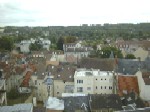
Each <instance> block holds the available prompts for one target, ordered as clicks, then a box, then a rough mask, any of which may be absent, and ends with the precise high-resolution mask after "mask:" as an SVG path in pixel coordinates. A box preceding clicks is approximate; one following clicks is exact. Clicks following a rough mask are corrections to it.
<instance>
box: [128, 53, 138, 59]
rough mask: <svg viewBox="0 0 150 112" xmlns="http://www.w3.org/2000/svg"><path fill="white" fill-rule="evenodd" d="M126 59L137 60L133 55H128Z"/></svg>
mask: <svg viewBox="0 0 150 112" xmlns="http://www.w3.org/2000/svg"><path fill="white" fill-rule="evenodd" d="M125 58H126V59H136V57H135V56H134V55H133V54H127V55H126V57H125Z"/></svg>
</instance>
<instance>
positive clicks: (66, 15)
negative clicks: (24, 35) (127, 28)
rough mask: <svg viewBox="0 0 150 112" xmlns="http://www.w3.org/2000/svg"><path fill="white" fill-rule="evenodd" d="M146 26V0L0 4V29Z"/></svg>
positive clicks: (149, 12) (149, 4)
mask: <svg viewBox="0 0 150 112" xmlns="http://www.w3.org/2000/svg"><path fill="white" fill-rule="evenodd" d="M140 22H150V0H0V26H8V25H9V26H11V25H15V26H18V25H19V26H51V25H52V26H60V25H61V26H62V25H63V26H69V25H80V24H103V23H140Z"/></svg>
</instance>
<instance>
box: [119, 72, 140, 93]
mask: <svg viewBox="0 0 150 112" xmlns="http://www.w3.org/2000/svg"><path fill="white" fill-rule="evenodd" d="M124 90H125V91H127V93H130V92H132V91H133V92H135V93H137V94H139V86H138V81H137V77H136V76H125V75H119V76H118V93H119V95H120V96H123V94H124V93H123V91H124Z"/></svg>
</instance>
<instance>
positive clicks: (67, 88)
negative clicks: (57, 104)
mask: <svg viewBox="0 0 150 112" xmlns="http://www.w3.org/2000/svg"><path fill="white" fill-rule="evenodd" d="M73 87H74V82H65V81H63V80H54V96H55V97H61V96H62V93H73Z"/></svg>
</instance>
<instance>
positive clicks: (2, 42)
mask: <svg viewBox="0 0 150 112" xmlns="http://www.w3.org/2000/svg"><path fill="white" fill-rule="evenodd" d="M0 49H1V50H8V51H11V50H12V49H13V40H12V38H10V37H2V38H0Z"/></svg>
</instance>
